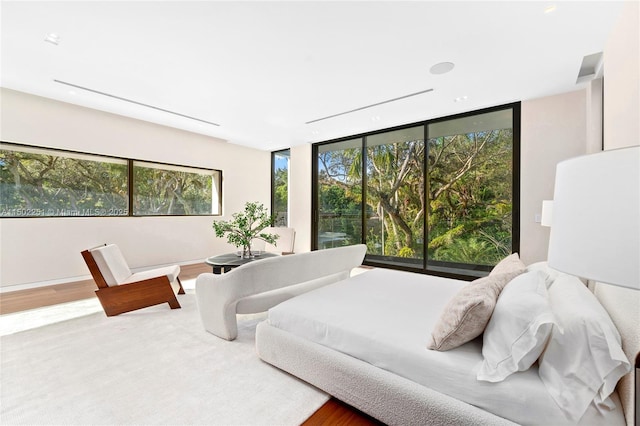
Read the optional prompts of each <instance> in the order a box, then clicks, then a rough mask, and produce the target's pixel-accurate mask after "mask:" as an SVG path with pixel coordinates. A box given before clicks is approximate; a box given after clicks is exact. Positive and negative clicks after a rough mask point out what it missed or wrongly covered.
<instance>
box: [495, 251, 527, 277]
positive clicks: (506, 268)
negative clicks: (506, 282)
mask: <svg viewBox="0 0 640 426" xmlns="http://www.w3.org/2000/svg"><path fill="white" fill-rule="evenodd" d="M525 269H526V266H525V264H524V263H522V261H521V260H520V256H519V255H518V253H513V254H510V255H509V256H507V257H505V258H504V259H502V260H501V261H500V262H498V264H497V265H496V266H494V267H493V269H492V270H491V273H489V275H496V274H506V273H511V272H516V271H520V272H523V271H524V270H525Z"/></svg>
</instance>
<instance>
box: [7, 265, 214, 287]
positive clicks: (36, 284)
mask: <svg viewBox="0 0 640 426" xmlns="http://www.w3.org/2000/svg"><path fill="white" fill-rule="evenodd" d="M194 263H202V259H195V260H185V261H183V262H174V263H167V264H163V265H153V266H146V267H144V268H133V269H132V270H131V271H132V272H140V271H144V270H147V269H152V268H160V267H163V266H171V265H192V264H194ZM91 279H93V278H92V277H91V275H90V274H87V275H80V276H75V277H66V278H59V279H55V280H46V281H35V282H31V283H23V284H13V285H7V286H2V287H0V294H2V293H10V292H12V291H20V290H31V289H34V288H40V287H48V286H51V285H58V284H68V283H73V282H77V281H86V280H91Z"/></svg>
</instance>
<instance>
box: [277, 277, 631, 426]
mask: <svg viewBox="0 0 640 426" xmlns="http://www.w3.org/2000/svg"><path fill="white" fill-rule="evenodd" d="M465 284H466V283H465V282H462V281H457V280H451V279H446V278H439V277H434V276H427V275H420V274H413V273H408V272H400V271H391V270H386V269H375V270H372V271H369V272H366V273H364V274H360V275H357V276H355V277H353V278H350V279H348V280H346V281H343V282H339V283H336V284H332V285H329V286H326V287H323V288H320V289H317V290H314V291H312V292H310V293H307V294H304V295H301V296H298V297H296V298H293V299H290V300H288V301H286V302H283V303H281V304H280V305H278V306H276V307H274V308H272V309H271V310H270V311H269V319H268V321H269V324H270V325H272V326H275V327H278V328H280V329H283V330H286V331H288V332H290V333H292V334H294V335H297V336H299V337H303V338H305V339H307V340H310V341H313V342H315V343H319V344H321V345H324V346H327V347H330V348H332V349H335V350H338V351H340V352H343V353H345V354H348V355H350V356H353V357H355V358H358V359H360V360H363V361H366V362H368V363H370V364H372V365H375V366H376V367H380V368H383V369H385V370H387V371H390V372H393V373H395V374H398V375H399V376H402V377H404V378H407V379H410V380H412V381H414V382H417V383H419V384H421V385H424V386H427V387H429V388H431V389H433V390H436V391H438V392H441V393H444V394H446V395H449V396H451V397H454V398H456V399H459V400H462V401H464V402H467V403H469V404H472V405H475V406H477V407H479V408H482V409H484V410H486V411H488V412H491V413H494V414H496V415H498V416H501V417H504V418H507V419H509V420H512V421H515V422H517V423H522V424H548V425H559V424H570V422H569V421H568V420H566V419H565V418H564V416H563V414H562V412H561V411H560V409H559V408H558V407H557V405H556V404H555V402H554V401H553V399H552V398H551V397H550V396H549V394H548V393H547V391H546V389H545V387H544V384H543V383H542V382H541V381H540V378H539V377H538V371H537V365H534V367H532V368H531V369H529V370H528V371H525V372H521V373H516V374H513V375H511V376H510V377H508V378H507V379H506V380H505V381H503V382H500V383H488V382H481V381H478V380H477V379H476V375H477V372H478V369H479V368H480V365H481V364H482V352H481V349H482V347H481V346H482V340H481V338H479V339H476V340H475V341H472V342H469V343H467V344H465V345H463V346H461V347H459V348H456V349H453V350H450V351H446V352H437V351H431V350H428V349H426V344H427V341H428V339H429V336H430V333H431V329H432V328H433V326H434V324H435V323H436V321H437V320H438V318H439V316H440V311H441V309H442V307H443V306H444V305H445V304H446V302H447V301H448V300H449V298H451V297H452V296H453V295H454V294H455V293H456V292H457V291H458V289H459V288H460V287H462V286H463V285H465ZM614 401H615V402H616V405H617V406H618V407H619V405H620V404H619V401H618V398H617V395H616V396H615V398H614ZM580 424H606V425H617V424H620V425H623V424H624V416H623V414H622V410H621V409H620V408H617V409H615V410H613V411H611V412H608V413H606V415H605V416H603V415H601V414H600V413H598V411H597V410H596V409H595V408H594V407H590V408H589V410H588V411H587V413H586V414H585V416H584V417H583V418H582V420H581V422H580Z"/></svg>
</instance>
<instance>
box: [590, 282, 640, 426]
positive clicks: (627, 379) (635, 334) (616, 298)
mask: <svg viewBox="0 0 640 426" xmlns="http://www.w3.org/2000/svg"><path fill="white" fill-rule="evenodd" d="M594 293H595V295H596V297H597V298H598V299H599V300H600V303H602V306H604V308H605V309H606V310H607V312H608V313H609V316H610V317H611V320H612V321H613V323H614V324H615V325H616V327H617V328H618V331H619V332H620V336H621V337H622V349H623V350H624V353H625V354H626V355H627V358H628V359H629V362H630V363H631V365H632V366H635V360H636V356H637V355H638V352H640V326H639V325H638V324H640V291H637V290H632V289H628V288H623V287H615V286H612V285H606V284H596V285H595V291H594ZM634 375H635V368H633V369H632V370H631V373H629V374H627V375H626V376H624V377H623V378H622V379H621V380H620V382H619V383H618V394H619V395H620V400H621V401H622V408H623V409H624V416H625V418H626V420H627V426H633V418H634V404H635V381H634Z"/></svg>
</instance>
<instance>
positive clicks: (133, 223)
mask: <svg viewBox="0 0 640 426" xmlns="http://www.w3.org/2000/svg"><path fill="white" fill-rule="evenodd" d="M0 95H1V99H0V102H1V106H2V115H1V122H0V124H1V127H0V139H1V140H3V141H5V142H17V143H23V144H29V145H35V146H42V147H52V148H62V149H68V150H73V151H82V152H88V153H95V154H106V155H113V156H118V157H126V158H133V159H142V160H151V161H158V162H165V163H171V164H181V165H187V166H196V167H204V168H213V169H220V170H222V172H223V190H222V194H223V213H224V214H225V216H222V217H220V218H219V219H228V217H229V216H230V215H231V214H232V213H234V212H237V211H240V210H242V209H243V207H244V203H245V202H246V201H259V202H262V203H264V204H265V205H266V206H269V205H270V182H271V168H270V153H269V152H266V151H259V150H255V149H250V148H244V147H240V146H237V145H232V144H228V143H226V142H224V141H222V140H219V139H215V138H211V137H207V136H202V135H198V134H194V133H190V132H186V131H182V130H177V129H173V128H169V127H164V126H159V125H156V124H152V123H148V122H144V121H139V120H134V119H130V118H126V117H122V116H118V115H114V114H109V113H104V112H100V111H96V110H92V109H88V108H83V107H79V106H75V105H71V104H67V103H62V102H57V101H54V100H51V99H45V98H41V97H37V96H32V95H29V94H25V93H20V92H16V91H12V90H7V89H2V91H1V92H0ZM216 219H218V218H216ZM213 220H214V217H212V216H206V217H149V218H132V217H125V218H117V217H106V218H48V219H47V218H42V219H39V218H29V219H6V218H5V219H0V289H2V290H7V289H8V288H9V287H11V288H10V289H19V288H24V287H29V286H32V285H34V284H35V285H41V284H51V283H56V282H67V281H70V280H73V279H80V278H85V277H88V270H87V267H86V266H85V264H84V262H83V260H82V257H81V256H80V251H82V250H84V249H86V248H89V247H93V246H96V245H98V244H101V243H105V242H113V243H116V244H118V245H119V246H120V248H121V249H122V251H123V253H124V256H125V257H126V258H127V260H128V261H129V263H130V266H131V267H132V268H144V267H149V266H155V265H161V264H166V263H173V262H180V263H192V262H195V261H201V260H203V259H204V258H206V257H208V256H211V255H213V254H216V253H222V252H224V251H228V250H230V249H231V247H230V246H228V245H227V244H226V240H224V239H218V238H216V237H215V235H214V233H213V230H212V227H211V223H212V221H213Z"/></svg>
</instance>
